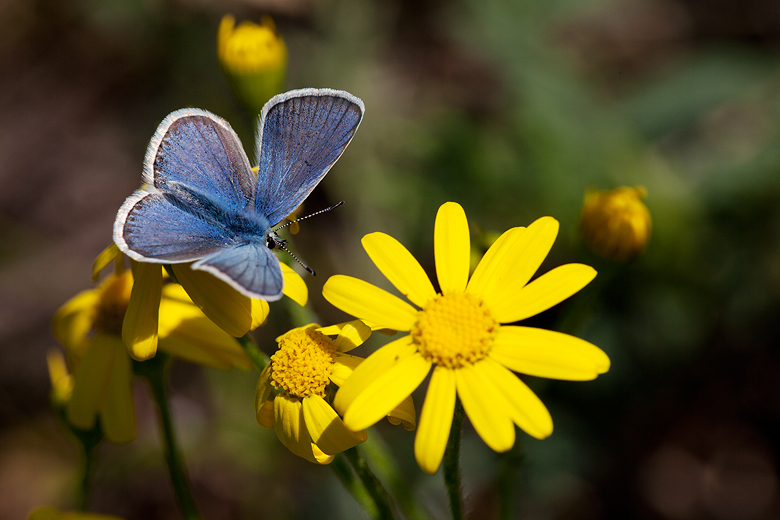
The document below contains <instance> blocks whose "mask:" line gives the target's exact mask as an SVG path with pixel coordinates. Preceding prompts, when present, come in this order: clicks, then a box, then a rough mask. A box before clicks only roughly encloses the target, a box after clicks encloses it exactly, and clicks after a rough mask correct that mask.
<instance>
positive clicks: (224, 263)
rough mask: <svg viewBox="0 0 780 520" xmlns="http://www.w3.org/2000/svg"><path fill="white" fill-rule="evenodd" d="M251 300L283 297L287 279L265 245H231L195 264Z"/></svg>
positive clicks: (254, 243) (197, 267)
mask: <svg viewBox="0 0 780 520" xmlns="http://www.w3.org/2000/svg"><path fill="white" fill-rule="evenodd" d="M192 268H193V269H200V270H203V271H207V272H209V273H211V274H213V275H214V276H216V277H217V278H220V279H222V280H224V281H226V282H227V283H229V284H230V285H232V286H233V287H235V288H236V289H237V290H238V291H239V292H241V293H243V294H245V295H246V296H249V297H250V298H260V299H262V300H269V301H274V300H278V299H279V298H281V297H282V289H283V287H284V278H283V276H282V266H281V265H280V264H279V259H278V258H276V256H275V255H274V254H273V253H272V252H271V250H270V249H268V248H267V247H266V246H265V245H264V244H263V243H262V242H256V241H252V242H246V243H242V244H237V245H231V246H230V247H228V248H227V249H225V250H224V251H220V252H218V253H215V254H213V255H211V256H208V257H206V258H204V259H202V260H199V261H197V262H195V263H194V264H192Z"/></svg>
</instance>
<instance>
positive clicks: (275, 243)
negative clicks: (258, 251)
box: [265, 229, 287, 251]
mask: <svg viewBox="0 0 780 520" xmlns="http://www.w3.org/2000/svg"><path fill="white" fill-rule="evenodd" d="M286 245H287V240H282V239H281V238H279V235H277V234H276V233H275V232H274V231H273V230H270V229H269V230H268V233H267V234H266V235H265V246H266V247H267V248H268V249H270V250H271V251H274V250H276V249H284V246H286Z"/></svg>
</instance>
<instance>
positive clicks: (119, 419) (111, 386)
mask: <svg viewBox="0 0 780 520" xmlns="http://www.w3.org/2000/svg"><path fill="white" fill-rule="evenodd" d="M157 267H158V269H159V266H157ZM113 348H114V349H115V352H114V355H113V359H114V362H113V365H112V366H111V374H110V376H109V378H108V382H107V383H108V385H107V387H106V397H105V401H104V402H103V406H102V409H101V412H100V419H101V422H102V425H103V432H104V433H105V434H106V439H107V440H108V441H109V442H112V443H114V444H125V443H128V442H130V441H132V440H133V439H135V409H134V407H133V383H132V374H133V372H132V369H131V367H130V358H129V357H128V356H127V354H126V349H125V347H124V346H123V345H120V344H116V343H115V344H114V345H113Z"/></svg>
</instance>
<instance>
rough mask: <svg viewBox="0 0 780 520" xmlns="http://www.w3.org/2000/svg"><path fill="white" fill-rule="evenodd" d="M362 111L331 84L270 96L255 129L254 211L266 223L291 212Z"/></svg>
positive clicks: (343, 142)
mask: <svg viewBox="0 0 780 520" xmlns="http://www.w3.org/2000/svg"><path fill="white" fill-rule="evenodd" d="M364 110H365V109H364V106H363V102H362V101H360V100H359V99H358V98H356V97H354V96H352V95H351V94H348V93H346V92H341V91H336V90H330V89H322V90H315V89H304V90H297V91H292V92H288V93H286V94H282V95H280V96H277V97H276V98H274V99H272V100H271V101H269V103H268V105H266V107H265V108H264V109H263V115H262V117H261V120H260V129H259V132H258V157H259V168H258V177H257V179H258V180H257V195H256V198H255V200H256V206H255V207H256V208H257V212H258V213H259V214H261V215H264V216H266V217H267V218H268V220H269V221H270V222H271V224H276V223H277V222H279V221H280V220H282V219H283V218H284V217H286V216H287V215H289V214H290V213H292V211H293V210H294V209H295V208H296V207H298V206H299V205H300V204H301V202H303V201H304V199H305V198H306V197H307V196H308V195H309V193H311V191H312V190H313V189H314V187H315V186H316V185H317V184H318V183H319V182H320V181H321V180H322V178H323V177H324V176H325V174H326V173H328V170H330V168H331V166H333V164H334V163H335V162H336V160H338V158H339V157H340V156H341V154H342V153H343V152H344V150H345V149H346V147H347V145H348V144H349V141H350V140H351V139H352V137H353V136H354V135H355V131H356V130H357V127H358V125H359V124H360V121H361V119H362V118H363V112H364Z"/></svg>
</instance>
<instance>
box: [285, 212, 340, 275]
mask: <svg viewBox="0 0 780 520" xmlns="http://www.w3.org/2000/svg"><path fill="white" fill-rule="evenodd" d="M342 204H344V201H343V200H342V201H341V202H337V203H336V204H334V205H333V206H331V207H329V208H325V209H321V210H319V211H315V212H314V213H311V214H310V215H306V216H305V217H301V218H297V219H295V220H291V221H290V222H288V223H287V224H285V225H283V226H279V227H278V228H276V229H274V231H279V230H280V229H284V228H286V227H287V226H289V225H290V224H292V223H293V222H300V221H301V220H305V219H307V218H309V217H313V216H315V215H320V214H322V213H325V212H327V211H330V210H332V209H336V208H338V207H339V206H341V205H342ZM290 254H292V253H290ZM293 258H295V257H293ZM296 260H297V259H296ZM301 265H303V264H301ZM304 267H306V266H304Z"/></svg>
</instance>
